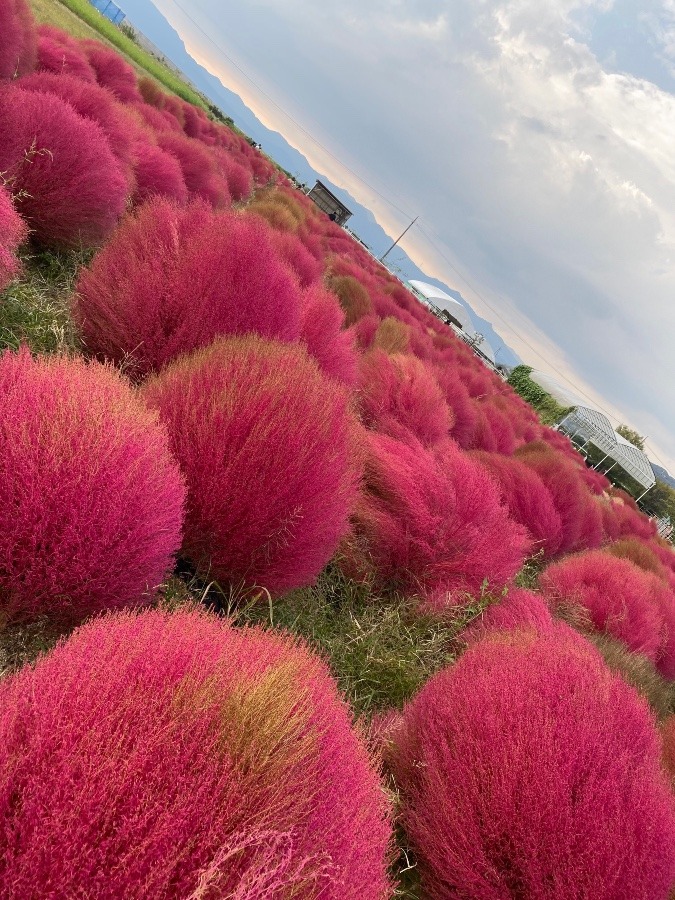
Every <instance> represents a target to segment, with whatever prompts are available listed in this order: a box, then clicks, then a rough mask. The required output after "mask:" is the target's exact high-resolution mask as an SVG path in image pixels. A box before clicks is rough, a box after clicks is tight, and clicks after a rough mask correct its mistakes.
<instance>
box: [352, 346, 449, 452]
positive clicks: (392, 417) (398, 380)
mask: <svg viewBox="0 0 675 900" xmlns="http://www.w3.org/2000/svg"><path fill="white" fill-rule="evenodd" d="M359 368H360V371H359V406H360V409H361V416H362V419H363V422H364V424H365V425H366V427H368V428H371V429H373V430H375V431H379V432H381V433H382V434H388V435H389V436H390V437H395V438H398V439H399V440H402V441H405V440H407V439H408V438H409V437H410V435H412V436H413V437H414V438H415V439H417V440H418V441H419V442H420V443H421V444H422V445H423V446H424V447H433V446H434V445H436V444H439V443H441V442H442V441H444V440H446V439H447V437H448V435H449V434H450V429H451V426H452V425H453V419H452V414H451V412H450V409H449V408H448V405H447V403H446V402H445V399H444V397H443V392H442V391H441V389H440V387H439V386H438V382H437V381H436V379H435V378H434V376H433V373H432V371H431V370H430V369H429V368H428V366H426V365H425V364H424V363H423V362H422V361H421V360H419V359H417V358H416V357H414V356H410V355H408V354H401V353H398V354H393V355H391V356H390V355H389V354H387V353H385V351H384V350H380V349H377V348H375V349H373V350H371V351H370V352H369V353H366V354H365V355H364V356H363V357H362V358H361V365H360V367H359Z"/></svg>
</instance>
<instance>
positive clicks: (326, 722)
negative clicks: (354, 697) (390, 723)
mask: <svg viewBox="0 0 675 900" xmlns="http://www.w3.org/2000/svg"><path fill="white" fill-rule="evenodd" d="M0 705H1V709H2V713H1V714H0V773H1V774H0V898H3V900H16V898H19V897H26V898H27V897H47V896H50V897H64V898H65V897H76V896H79V897H92V898H93V897H96V898H100V900H118V898H121V897H124V898H126V900H145V898H149V897H153V898H159V897H161V898H165V900H186V898H189V897H192V898H196V897H204V898H206V897H213V898H217V897H223V898H224V897H228V898H233V900H283V898H286V897H291V896H292V897H294V898H297V900H314V898H317V897H321V898H325V900H384V898H385V897H388V896H390V893H391V886H390V884H389V880H388V877H387V862H388V857H389V841H390V836H391V828H390V825H389V821H388V810H387V808H386V805H385V799H384V795H383V791H382V789H381V787H380V784H379V781H378V777H377V774H376V772H375V771H374V767H373V765H372V763H371V761H370V759H369V756H368V753H367V751H366V750H365V748H364V746H363V743H362V741H361V740H360V738H359V736H358V735H357V733H356V732H355V730H354V728H353V725H352V717H351V714H350V712H349V710H348V708H347V706H346V704H345V703H344V701H342V700H341V698H340V697H339V695H338V692H337V689H336V686H335V683H334V682H333V680H332V678H331V676H330V675H329V673H328V670H327V667H326V666H325V664H324V663H323V662H321V661H320V660H319V659H318V658H317V657H316V656H314V655H313V654H312V653H310V652H309V650H307V649H306V648H305V647H304V646H303V645H301V644H298V643H296V642H295V641H294V640H293V639H292V638H289V637H285V636H281V635H277V634H273V633H271V632H264V631H262V630H258V629H233V628H230V627H229V626H227V625H226V624H224V623H222V622H220V621H218V620H216V619H214V618H211V617H208V616H206V615H204V614H198V613H196V612H181V613H176V614H174V615H167V614H166V613H162V612H155V611H153V612H146V613H143V614H141V615H137V616H134V615H131V614H128V613H127V614H122V615H120V614H118V615H115V616H109V617H107V618H104V619H102V620H99V621H96V622H92V623H90V624H88V625H85V626H84V627H82V628H80V629H79V630H78V631H76V632H75V634H74V635H73V636H72V637H71V638H70V640H69V641H68V642H67V643H63V644H61V645H60V646H58V647H57V648H56V650H55V651H53V652H52V653H51V654H50V655H49V656H47V657H45V658H43V659H42V660H40V662H39V663H38V664H37V666H36V667H35V668H34V669H29V668H27V669H25V670H23V671H22V672H20V673H19V674H18V675H16V676H14V677H13V678H11V679H5V680H4V681H3V682H2V684H1V685H0Z"/></svg>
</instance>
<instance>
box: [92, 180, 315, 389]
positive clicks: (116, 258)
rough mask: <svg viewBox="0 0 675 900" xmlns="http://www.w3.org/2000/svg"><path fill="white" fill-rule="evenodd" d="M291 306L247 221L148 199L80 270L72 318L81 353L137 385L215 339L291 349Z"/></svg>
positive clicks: (289, 283) (202, 206)
mask: <svg viewBox="0 0 675 900" xmlns="http://www.w3.org/2000/svg"><path fill="white" fill-rule="evenodd" d="M301 305H302V297H301V291H300V288H299V286H298V285H297V283H296V281H295V279H294V278H293V276H292V275H291V274H290V272H289V271H288V269H287V268H286V267H285V266H284V265H283V263H281V262H280V261H279V259H278V258H277V257H276V256H275V254H274V250H273V248H272V245H271V243H270V240H269V229H268V228H267V227H266V226H265V224H264V223H263V222H261V221H260V220H259V219H258V218H257V217H253V216H243V215H241V214H238V213H220V214H216V213H214V212H213V210H211V209H210V208H209V206H208V205H207V204H206V203H204V202H200V201H195V202H193V203H190V204H189V205H188V206H184V207H181V206H179V205H178V204H176V203H172V202H170V201H168V200H165V199H160V198H156V199H154V200H152V201H150V202H148V203H146V204H144V205H143V206H142V207H140V208H139V210H138V211H137V212H136V213H135V214H134V215H131V216H128V217H127V218H126V219H125V220H124V222H123V223H122V225H121V226H120V228H119V229H118V230H117V232H116V233H115V234H114V235H113V237H112V239H111V240H110V241H109V242H108V244H107V245H106V246H105V247H104V248H103V250H101V251H100V252H99V253H98V255H97V256H96V257H95V258H94V261H93V262H92V264H91V266H90V268H89V269H85V270H83V272H82V274H81V275H80V278H79V279H78V282H77V285H76V294H75V299H74V315H75V319H76V321H77V322H78V323H79V325H80V329H81V333H82V337H83V338H84V342H85V344H86V346H87V348H88V350H89V351H90V352H92V353H95V354H96V355H97V356H98V357H99V358H105V359H110V360H113V361H114V362H116V363H120V362H122V361H126V363H127V365H130V369H129V371H130V373H131V374H132V375H134V376H136V377H143V376H144V375H147V374H148V373H149V372H151V371H153V370H157V369H160V368H161V367H162V366H163V365H165V364H166V363H167V362H169V361H170V360H171V359H173V358H174V357H176V356H178V355H179V354H180V353H185V352H187V351H190V350H194V349H196V348H199V347H204V346H206V345H207V344H210V343H211V342H212V341H213V340H214V339H215V338H216V337H218V336H219V335H229V334H246V333H248V332H256V333H258V334H261V335H264V336H265V337H272V338H276V339H278V340H283V341H292V340H297V339H298V337H299V336H300V320H301Z"/></svg>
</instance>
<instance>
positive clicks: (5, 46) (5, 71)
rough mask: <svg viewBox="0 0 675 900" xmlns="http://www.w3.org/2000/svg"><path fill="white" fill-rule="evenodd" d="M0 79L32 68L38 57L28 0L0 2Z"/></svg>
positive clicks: (12, 76) (4, 0)
mask: <svg viewBox="0 0 675 900" xmlns="http://www.w3.org/2000/svg"><path fill="white" fill-rule="evenodd" d="M0 35H1V36H2V37H1V38H0V79H3V78H16V77H17V76H20V75H25V74H26V73H27V72H30V71H32V69H33V68H34V67H35V62H36V60H37V31H36V28H35V22H34V20H33V14H32V12H31V9H30V5H29V3H28V0H2V2H0Z"/></svg>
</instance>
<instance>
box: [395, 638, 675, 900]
mask: <svg viewBox="0 0 675 900" xmlns="http://www.w3.org/2000/svg"><path fill="white" fill-rule="evenodd" d="M397 736H398V740H399V747H398V754H397V759H396V763H395V770H396V774H397V779H398V782H399V786H400V787H401V789H402V793H403V798H404V805H403V815H402V818H403V824H404V826H405V828H406V830H407V832H408V836H409V838H410V840H411V841H412V843H413V845H414V848H415V851H416V853H417V856H418V860H419V863H420V869H421V872H422V878H423V887H424V891H425V896H428V897H433V898H434V900H446V898H447V900H450V898H453V900H454V898H457V897H466V898H469V897H470V898H472V900H506V898H528V900H552V898H554V897H555V898H561V900H562V898H572V897H574V898H591V897H592V898H593V900H667V898H668V896H669V892H670V890H671V888H672V886H673V882H674V881H675V853H674V852H673V847H675V810H674V805H673V797H672V794H671V791H670V788H669V785H668V783H667V782H666V779H665V776H664V774H663V772H662V771H661V768H660V761H659V755H660V746H659V738H658V735H657V733H656V730H655V727H654V721H653V718H652V716H651V713H650V712H649V709H648V707H647V704H646V703H645V701H644V700H642V698H640V697H638V695H637V694H636V693H635V691H634V690H633V689H632V688H630V687H629V686H628V685H627V684H625V683H624V682H623V681H622V679H621V678H620V677H619V676H618V675H614V674H612V673H611V672H610V671H609V669H607V667H606V666H605V665H604V663H603V661H602V659H601V658H600V656H599V654H598V653H597V651H595V649H594V648H592V647H591V646H590V645H589V644H588V643H587V642H586V641H584V640H583V639H582V638H581V637H579V636H577V635H574V633H572V632H571V631H570V629H569V628H567V627H566V626H564V625H558V626H556V627H555V628H553V629H551V630H550V631H547V632H545V633H540V634H537V633H536V632H532V631H530V632H516V633H513V634H511V635H506V634H504V633H502V634H500V635H495V636H494V637H493V638H485V639H484V640H483V641H481V642H479V643H478V644H476V645H474V646H473V647H472V648H471V649H469V650H468V651H467V653H466V654H465V655H464V656H463V657H462V658H461V659H460V661H459V662H458V663H457V664H456V665H455V666H453V667H452V668H449V669H446V670H444V671H443V672H441V673H439V674H438V675H435V676H434V677H432V678H431V680H430V681H429V682H427V684H426V685H425V687H424V688H422V690H421V692H420V693H419V694H418V696H417V697H416V698H415V699H414V700H413V701H412V703H410V704H409V706H408V707H407V708H406V709H405V711H404V725H403V728H402V730H401V731H399V732H398V733H397Z"/></svg>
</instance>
